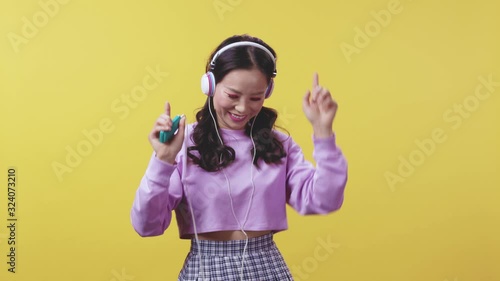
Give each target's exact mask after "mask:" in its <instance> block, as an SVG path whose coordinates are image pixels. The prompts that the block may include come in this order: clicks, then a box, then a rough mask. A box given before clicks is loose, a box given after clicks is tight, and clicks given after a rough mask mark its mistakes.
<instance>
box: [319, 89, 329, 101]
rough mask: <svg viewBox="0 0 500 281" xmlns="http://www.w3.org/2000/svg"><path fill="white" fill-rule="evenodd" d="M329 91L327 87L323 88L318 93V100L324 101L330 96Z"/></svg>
mask: <svg viewBox="0 0 500 281" xmlns="http://www.w3.org/2000/svg"><path fill="white" fill-rule="evenodd" d="M331 97H332V96H331V95H330V91H328V89H325V88H323V89H322V90H321V92H320V93H319V97H318V102H326V101H327V99H328V98H331Z"/></svg>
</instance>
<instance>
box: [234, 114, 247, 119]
mask: <svg viewBox="0 0 500 281" xmlns="http://www.w3.org/2000/svg"><path fill="white" fill-rule="evenodd" d="M231 115H232V116H233V117H234V118H236V119H240V120H241V119H243V118H245V116H239V115H234V114H232V113H231Z"/></svg>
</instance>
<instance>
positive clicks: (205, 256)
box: [178, 233, 293, 281]
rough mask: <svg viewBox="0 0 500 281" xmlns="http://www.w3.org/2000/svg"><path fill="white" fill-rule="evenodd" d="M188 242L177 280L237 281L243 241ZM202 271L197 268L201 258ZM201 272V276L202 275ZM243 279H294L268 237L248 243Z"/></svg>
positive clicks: (281, 280)
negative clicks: (185, 255)
mask: <svg viewBox="0 0 500 281" xmlns="http://www.w3.org/2000/svg"><path fill="white" fill-rule="evenodd" d="M199 243H200V245H199V246H200V247H199V248H198V245H197V244H196V240H194V239H191V250H190V251H189V253H188V255H187V257H186V260H185V261H184V267H183V268H182V270H181V272H180V273H179V278H178V281H233V280H234V281H238V280H241V279H240V277H241V276H240V273H241V271H240V270H241V262H242V255H243V249H244V247H245V240H231V241H209V240H200V241H199ZM198 254H201V261H202V264H203V268H201V267H200V258H199V256H198ZM201 270H203V273H204V274H202V272H201ZM243 280H245V281H287V280H293V278H292V275H291V274H290V270H289V269H288V267H287V265H286V263H285V261H284V259H283V256H282V255H281V253H280V252H279V250H278V248H277V247H276V244H275V243H274V240H273V234H272V233H271V234H267V235H263V236H260V237H256V238H250V239H249V240H248V245H247V249H246V252H245V259H244V268H243Z"/></svg>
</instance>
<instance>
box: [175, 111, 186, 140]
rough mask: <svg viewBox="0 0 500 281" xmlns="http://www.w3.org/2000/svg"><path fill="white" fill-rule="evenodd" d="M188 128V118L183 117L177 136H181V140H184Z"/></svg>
mask: <svg viewBox="0 0 500 281" xmlns="http://www.w3.org/2000/svg"><path fill="white" fill-rule="evenodd" d="M185 128H186V117H185V116H182V118H181V121H180V122H179V131H178V132H177V135H179V138H180V139H184V130H185Z"/></svg>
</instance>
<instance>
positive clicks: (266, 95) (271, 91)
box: [264, 79, 274, 99]
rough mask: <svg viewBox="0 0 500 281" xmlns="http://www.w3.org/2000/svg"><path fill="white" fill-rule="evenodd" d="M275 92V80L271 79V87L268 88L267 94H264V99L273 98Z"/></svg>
mask: <svg viewBox="0 0 500 281" xmlns="http://www.w3.org/2000/svg"><path fill="white" fill-rule="evenodd" d="M273 90H274V79H271V81H269V85H268V86H267V89H266V93H265V94H264V97H265V98H266V99H267V98H269V97H270V96H271V94H272V93H273Z"/></svg>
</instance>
